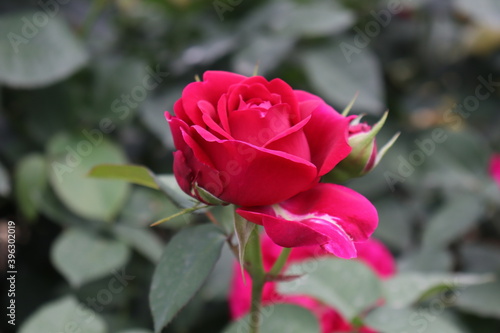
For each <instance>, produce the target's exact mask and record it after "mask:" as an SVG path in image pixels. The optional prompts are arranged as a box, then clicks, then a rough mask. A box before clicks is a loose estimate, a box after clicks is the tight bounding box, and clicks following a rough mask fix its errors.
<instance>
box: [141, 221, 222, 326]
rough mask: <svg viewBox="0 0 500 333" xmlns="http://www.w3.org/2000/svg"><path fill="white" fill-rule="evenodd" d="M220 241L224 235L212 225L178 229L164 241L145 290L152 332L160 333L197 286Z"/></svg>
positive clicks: (214, 258)
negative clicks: (167, 240)
mask: <svg viewBox="0 0 500 333" xmlns="http://www.w3.org/2000/svg"><path fill="white" fill-rule="evenodd" d="M224 242H225V237H224V235H223V234H222V233H221V232H220V231H219V230H218V229H217V228H216V227H215V226H213V225H211V224H203V225H198V226H195V227H191V228H186V229H184V230H182V231H180V232H179V233H178V234H176V235H175V236H174V237H173V238H172V240H171V241H170V242H169V243H168V244H167V246H166V247H165V250H164V251H163V255H162V257H161V259H160V262H159V264H158V265H157V266H156V270H155V272H154V274H153V280H152V283H151V289H150V293H149V301H150V305H151V311H152V314H153V319H154V327H155V332H157V333H158V332H160V331H161V330H162V328H163V327H165V326H166V325H167V324H168V323H169V322H170V321H171V320H172V318H173V317H174V316H175V315H176V314H177V313H178V312H179V310H180V309H181V308H182V307H184V306H185V305H186V303H187V302H188V301H189V300H190V299H191V298H192V297H193V296H194V294H195V293H196V292H197V291H198V290H199V289H200V287H201V285H202V284H203V282H204V281H205V280H206V278H207V277H208V275H209V274H210V272H211V271H212V268H213V267H214V265H215V263H216V262H217V259H218V258H219V256H220V253H221V249H222V245H223V244H224Z"/></svg>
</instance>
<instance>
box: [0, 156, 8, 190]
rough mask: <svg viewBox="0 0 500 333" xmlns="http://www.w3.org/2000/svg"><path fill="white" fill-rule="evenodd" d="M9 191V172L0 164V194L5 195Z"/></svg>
mask: <svg viewBox="0 0 500 333" xmlns="http://www.w3.org/2000/svg"><path fill="white" fill-rule="evenodd" d="M9 193H10V180H9V174H8V173H7V170H6V169H5V167H4V166H3V165H2V164H0V196H3V197H6V196H8V195H9Z"/></svg>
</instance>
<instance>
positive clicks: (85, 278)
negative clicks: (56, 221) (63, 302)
mask: <svg viewBox="0 0 500 333" xmlns="http://www.w3.org/2000/svg"><path fill="white" fill-rule="evenodd" d="M129 254H130V251H129V248H128V247H127V246H126V245H125V244H124V243H122V242H120V241H116V240H112V239H106V238H103V237H100V236H98V235H94V234H91V233H88V232H85V231H84V230H82V229H79V228H71V229H67V230H66V231H64V232H63V233H62V234H61V235H59V237H58V238H57V239H56V241H55V242H54V244H53V245H52V249H51V252H50V258H51V260H52V263H53V264H54V266H55V267H56V268H57V270H58V271H59V272H60V273H61V274H62V275H63V276H64V277H65V278H66V280H68V282H69V283H70V284H71V285H72V286H73V287H79V286H81V285H82V284H84V283H86V282H89V281H92V280H96V279H98V278H101V277H103V276H106V275H109V274H111V273H112V272H113V271H114V270H117V269H118V268H120V267H122V266H124V265H125V264H126V263H127V261H128V259H129Z"/></svg>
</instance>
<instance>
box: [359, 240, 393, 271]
mask: <svg viewBox="0 0 500 333" xmlns="http://www.w3.org/2000/svg"><path fill="white" fill-rule="evenodd" d="M356 250H357V251H358V259H359V260H361V261H363V262H364V263H365V264H367V265H368V266H369V267H370V268H371V269H372V270H373V271H374V272H375V273H377V275H378V276H380V277H381V278H389V277H391V276H393V275H394V274H395V273H396V262H395V261H394V257H393V256H392V253H391V252H390V251H389V250H388V249H387V248H386V247H385V245H384V244H383V243H381V242H379V241H378V240H376V239H373V238H370V239H368V240H367V241H366V242H360V243H356Z"/></svg>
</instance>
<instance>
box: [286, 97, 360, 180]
mask: <svg viewBox="0 0 500 333" xmlns="http://www.w3.org/2000/svg"><path fill="white" fill-rule="evenodd" d="M294 92H295V96H296V97H297V99H298V100H299V107H300V112H301V117H302V119H304V118H306V117H308V116H311V120H310V121H309V122H308V123H307V125H306V126H305V127H304V133H305V135H306V138H307V141H308V143H309V149H310V151H311V162H313V163H314V164H315V165H316V166H317V167H318V174H319V175H320V176H323V175H324V174H326V173H328V172H329V171H330V170H332V169H333V168H334V167H335V166H336V165H337V164H338V163H339V162H340V161H342V160H343V159H344V158H346V157H347V156H348V155H349V153H350V152H351V146H349V143H348V133H349V120H348V119H347V118H345V117H343V116H342V115H341V114H339V113H338V112H337V111H335V110H334V109H333V108H332V107H331V106H329V105H328V104H326V103H325V102H324V101H323V100H322V99H321V98H319V97H317V96H315V95H312V94H310V93H307V92H304V91H300V90H295V91H294Z"/></svg>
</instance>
